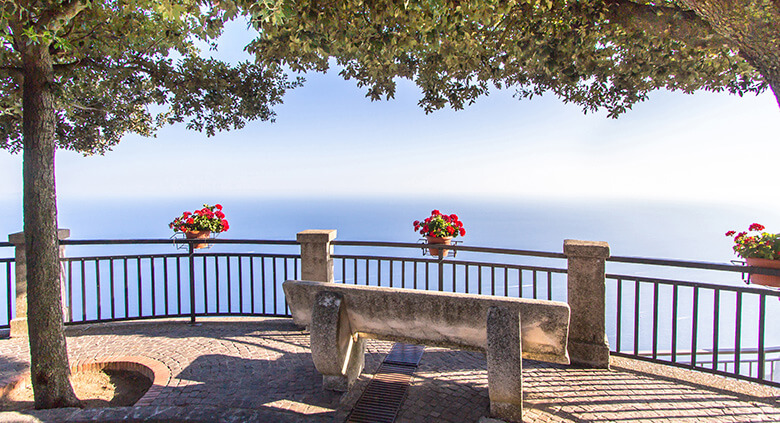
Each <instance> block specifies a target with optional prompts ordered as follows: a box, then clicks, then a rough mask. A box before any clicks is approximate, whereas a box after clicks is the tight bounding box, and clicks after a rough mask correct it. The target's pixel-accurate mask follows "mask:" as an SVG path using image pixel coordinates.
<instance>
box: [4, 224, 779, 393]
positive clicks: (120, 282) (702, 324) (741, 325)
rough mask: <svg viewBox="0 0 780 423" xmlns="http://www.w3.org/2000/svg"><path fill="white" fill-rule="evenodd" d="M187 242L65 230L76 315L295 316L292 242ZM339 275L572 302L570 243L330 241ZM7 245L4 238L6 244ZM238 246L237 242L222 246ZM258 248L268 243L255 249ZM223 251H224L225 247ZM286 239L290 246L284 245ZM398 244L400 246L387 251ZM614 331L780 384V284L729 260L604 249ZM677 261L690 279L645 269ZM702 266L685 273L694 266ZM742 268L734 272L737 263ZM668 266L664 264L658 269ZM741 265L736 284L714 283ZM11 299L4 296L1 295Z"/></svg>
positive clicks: (657, 357)
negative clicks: (289, 296)
mask: <svg viewBox="0 0 780 423" xmlns="http://www.w3.org/2000/svg"><path fill="white" fill-rule="evenodd" d="M177 242H178V243H179V244H178V245H179V246H184V247H185V248H184V250H179V252H167V251H163V252H160V253H148V252H147V253H141V254H139V253H130V254H125V253H123V254H103V255H99V254H75V255H73V254H72V249H73V247H77V248H82V247H83V248H88V247H90V246H93V247H97V248H100V249H101V251H103V250H106V249H108V248H109V247H110V248H114V247H117V248H127V247H129V248H134V249H138V248H139V247H140V248H144V249H151V248H152V246H157V247H160V246H162V248H163V249H169V248H170V246H171V240H79V241H77V240H66V241H62V244H63V245H67V246H68V248H69V253H70V254H71V255H72V256H70V257H67V258H64V259H63V260H62V266H63V269H64V272H63V273H64V276H65V282H66V284H65V285H66V287H65V290H66V293H65V304H66V305H67V307H68V317H69V318H70V319H69V320H70V322H68V324H79V323H86V322H104V321H117V320H132V319H149V318H161V317H189V318H190V320H191V321H195V319H196V317H199V316H225V315H262V316H289V312H288V310H287V308H286V304H285V301H284V294H283V291H282V288H281V284H282V283H283V282H284V281H285V280H288V279H298V278H300V269H301V264H300V254H299V251H300V250H299V244H298V243H297V242H295V241H272V240H222V239H217V240H209V243H211V244H212V245H216V246H219V248H218V249H217V248H215V249H214V250H200V251H199V250H195V249H194V248H193V246H194V244H195V243H199V242H203V241H200V240H191V241H190V240H179V241H177ZM332 245H334V246H335V248H336V249H337V251H336V252H337V254H333V255H332V256H331V257H332V258H333V261H334V276H335V280H336V282H339V283H345V284H357V285H370V286H383V287H395V288H411V289H425V290H437V291H449V292H462V293H470V294H482V295H497V296H511V297H523V298H540V299H552V300H558V301H566V299H567V298H566V297H567V281H566V272H567V271H566V263H565V262H561V260H566V256H565V255H563V254H561V253H551V252H541V251H529V250H512V249H501V248H486V247H472V246H464V245H454V246H449V247H447V249H449V250H450V251H451V254H452V255H453V256H451V257H448V258H444V257H442V254H443V252H442V253H440V255H439V256H438V257H437V256H433V257H431V256H426V255H425V253H423V254H422V255H421V254H420V250H421V249H423V250H424V249H425V246H424V245H421V244H414V243H396V242H367V241H340V240H336V241H333V242H332ZM7 246H8V245H4V244H0V247H7ZM223 249H226V250H230V249H237V251H221V250H223ZM252 249H260V250H261V251H250V250H252ZM216 250H220V251H219V252H216ZM282 250H283V251H282ZM387 250H391V251H392V252H393V254H385V251H387ZM607 266H608V270H611V268H612V267H618V268H621V269H623V268H624V267H625V266H639V267H638V269H639V271H638V272H633V273H634V274H633V275H632V274H629V272H621V273H619V274H618V273H613V272H609V273H607V275H606V276H607V279H606V283H607V335H608V338H609V341H610V346H611V349H612V353H613V354H615V355H619V356H625V357H631V358H637V359H640V360H647V361H653V362H658V363H663V364H669V365H673V366H680V367H685V368H690V369H696V370H700V371H705V372H709V373H715V374H720V375H725V376H731V377H736V378H741V379H747V380H750V381H755V382H759V383H764V384H768V385H772V386H780V339H778V337H777V335H776V334H775V333H776V331H775V332H773V333H768V332H767V327H766V324H767V322H768V321H775V320H777V318H778V316H780V301H776V300H777V299H780V292H778V291H774V290H769V289H766V288H757V287H754V286H744V285H742V284H740V283H739V280H738V277H737V274H739V273H743V274H746V273H748V272H756V273H767V274H772V273H773V272H775V273H777V271H772V270H760V269H755V268H748V267H742V266H734V265H727V264H711V263H697V262H687V261H676V260H657V259H644V258H633V257H612V258H609V259H607ZM655 268H665V269H671V272H672V273H674V274H685V275H686V279H690V280H682V279H677V278H675V279H670V278H661V277H656V276H647V275H642V276H637V275H636V273H642V274H644V273H647V272H648V269H655ZM13 269H14V264H13V259H0V295H2V296H0V298H6V299H7V300H6V301H7V302H6V305H7V309H6V310H3V309H2V308H0V319H4V318H5V319H6V320H5V321H3V320H0V328H4V327H8V322H9V321H10V320H11V317H12V304H13V296H14V294H13V292H14V291H13V289H14V288H13V271H14V270H13ZM688 271H692V272H701V273H702V275H701V276H700V275H699V274H697V275H696V276H691V277H690V278H688V277H687V272H688ZM735 272H736V273H735ZM661 273H663V272H661ZM711 274H716V275H721V276H722V275H724V274H725V275H729V274H733V275H734V276H735V277H734V279H736V283H737V284H735V285H727V284H715V283H706V282H702V281H706V280H711ZM2 302H3V301H0V306H1V305H2Z"/></svg>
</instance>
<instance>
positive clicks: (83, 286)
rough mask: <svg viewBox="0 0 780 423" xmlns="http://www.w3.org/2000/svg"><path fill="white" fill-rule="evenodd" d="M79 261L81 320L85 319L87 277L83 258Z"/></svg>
mask: <svg viewBox="0 0 780 423" xmlns="http://www.w3.org/2000/svg"><path fill="white" fill-rule="evenodd" d="M79 263H81V321H85V320H87V277H86V276H85V274H86V272H85V271H84V267H85V265H84V260H79Z"/></svg>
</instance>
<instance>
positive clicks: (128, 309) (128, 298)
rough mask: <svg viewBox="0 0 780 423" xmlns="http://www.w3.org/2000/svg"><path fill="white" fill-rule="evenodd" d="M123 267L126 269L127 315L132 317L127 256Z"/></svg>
mask: <svg viewBox="0 0 780 423" xmlns="http://www.w3.org/2000/svg"><path fill="white" fill-rule="evenodd" d="M122 269H123V271H124V277H125V283H124V284H123V285H124V287H125V317H130V277H129V276H128V270H127V257H125V258H124V259H123V260H122Z"/></svg>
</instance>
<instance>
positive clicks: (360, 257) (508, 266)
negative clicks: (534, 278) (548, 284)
mask: <svg viewBox="0 0 780 423" xmlns="http://www.w3.org/2000/svg"><path fill="white" fill-rule="evenodd" d="M332 257H333V259H338V260H341V259H357V260H382V261H393V262H402V261H405V262H410V263H429V264H431V265H438V264H439V263H440V261H439V260H438V259H437V258H435V257H434V258H416V257H397V256H373V255H354V254H334V255H333V256H332ZM441 263H443V264H445V265H447V266H452V265H456V266H473V267H480V266H481V267H500V268H502V269H504V268H506V269H514V270H535V271H538V272H552V273H566V269H560V268H555V267H542V266H527V265H521V264H511V263H493V262H485V261H467V260H446V261H442V262H441Z"/></svg>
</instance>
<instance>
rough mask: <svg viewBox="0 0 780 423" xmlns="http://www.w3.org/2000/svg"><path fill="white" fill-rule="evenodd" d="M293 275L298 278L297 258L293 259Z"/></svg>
mask: <svg viewBox="0 0 780 423" xmlns="http://www.w3.org/2000/svg"><path fill="white" fill-rule="evenodd" d="M293 276H294V279H295V280H298V279H300V278H299V277H298V276H299V275H298V260H297V259H293Z"/></svg>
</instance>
